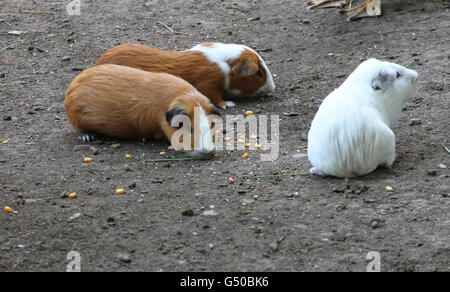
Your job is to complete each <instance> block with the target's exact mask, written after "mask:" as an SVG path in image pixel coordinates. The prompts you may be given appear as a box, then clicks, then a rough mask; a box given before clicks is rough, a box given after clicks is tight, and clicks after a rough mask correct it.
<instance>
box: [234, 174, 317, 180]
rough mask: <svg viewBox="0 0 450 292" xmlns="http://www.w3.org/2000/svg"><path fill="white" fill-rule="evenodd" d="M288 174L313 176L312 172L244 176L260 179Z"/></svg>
mask: <svg viewBox="0 0 450 292" xmlns="http://www.w3.org/2000/svg"><path fill="white" fill-rule="evenodd" d="M286 176H312V174H311V173H281V174H274V175H257V176H252V175H243V176H242V177H246V178H253V179H258V178H277V177H286Z"/></svg>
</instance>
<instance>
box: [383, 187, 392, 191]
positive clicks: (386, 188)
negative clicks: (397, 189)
mask: <svg viewBox="0 0 450 292" xmlns="http://www.w3.org/2000/svg"><path fill="white" fill-rule="evenodd" d="M384 189H385V190H386V191H388V192H392V191H393V190H394V189H393V188H392V187H390V186H386V187H385V188H384Z"/></svg>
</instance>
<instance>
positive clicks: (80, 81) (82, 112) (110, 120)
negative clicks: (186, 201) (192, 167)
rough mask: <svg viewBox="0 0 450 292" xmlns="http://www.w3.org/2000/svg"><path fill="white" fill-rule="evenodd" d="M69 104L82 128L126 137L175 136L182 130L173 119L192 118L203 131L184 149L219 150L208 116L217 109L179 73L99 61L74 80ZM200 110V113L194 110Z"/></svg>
mask: <svg viewBox="0 0 450 292" xmlns="http://www.w3.org/2000/svg"><path fill="white" fill-rule="evenodd" d="M65 106H66V112H67V116H68V118H69V120H70V122H71V123H72V124H73V126H74V128H75V129H76V130H77V131H78V132H79V133H81V134H90V133H100V134H104V135H107V136H111V137H118V138H125V139H130V138H137V139H141V138H148V139H151V138H155V139H167V140H168V141H172V136H173V134H174V133H175V132H176V131H177V130H178V128H175V127H171V126H170V124H172V123H171V122H172V119H173V118H174V117H175V116H178V115H185V116H187V117H189V119H190V125H192V128H191V129H192V132H194V131H197V130H198V131H199V132H197V133H199V134H200V135H191V140H192V141H191V144H190V145H189V146H191V147H190V149H184V150H186V151H188V152H191V150H193V152H192V153H193V154H195V153H197V154H198V153H204V154H207V153H210V152H212V151H213V150H214V141H213V135H212V131H211V124H210V123H209V121H208V119H207V116H209V115H211V114H215V113H216V111H217V108H215V107H214V106H213V105H212V104H211V102H210V101H209V100H208V98H206V97H205V96H204V95H203V94H201V93H200V92H198V91H197V90H196V89H195V88H194V87H193V86H192V85H190V84H189V83H188V82H186V81H185V80H183V79H181V78H178V77H176V76H172V75H169V74H165V73H151V72H146V71H142V70H139V69H135V68H131V67H126V66H120V65H113V64H108V65H101V66H95V67H93V68H90V69H88V70H86V71H84V72H82V73H81V74H80V75H78V76H77V77H76V78H75V79H74V80H73V81H72V83H71V84H70V86H69V88H68V90H67V93H66V100H65ZM195 111H197V112H199V113H200V114H197V115H194V112H195ZM194 137H195V139H197V140H198V141H194ZM180 142H181V141H180ZM188 143H189V142H188Z"/></svg>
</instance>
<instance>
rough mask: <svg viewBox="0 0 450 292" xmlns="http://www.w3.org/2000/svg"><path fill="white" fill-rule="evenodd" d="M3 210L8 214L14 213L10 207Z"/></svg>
mask: <svg viewBox="0 0 450 292" xmlns="http://www.w3.org/2000/svg"><path fill="white" fill-rule="evenodd" d="M3 210H5V212H6V213H12V211H13V209H12V208H11V207H8V206H6V207H5V208H4V209H3Z"/></svg>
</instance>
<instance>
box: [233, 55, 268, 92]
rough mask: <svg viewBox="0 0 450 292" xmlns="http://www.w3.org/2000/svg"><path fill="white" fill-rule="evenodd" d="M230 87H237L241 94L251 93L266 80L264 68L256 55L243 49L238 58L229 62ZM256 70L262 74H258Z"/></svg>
mask: <svg viewBox="0 0 450 292" xmlns="http://www.w3.org/2000/svg"><path fill="white" fill-rule="evenodd" d="M229 65H230V67H231V72H230V89H237V90H239V91H240V92H241V94H242V95H247V96H248V95H252V94H253V93H254V92H256V91H257V90H258V88H260V87H261V86H263V85H264V84H265V83H266V81H267V75H266V70H264V68H263V66H262V65H261V62H260V60H259V58H258V56H257V55H255V54H254V53H253V52H251V51H249V50H245V51H244V52H243V53H242V54H241V56H240V57H239V58H237V59H236V60H234V61H232V62H230V63H229ZM258 71H259V72H261V74H262V76H258V75H257V74H258Z"/></svg>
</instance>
